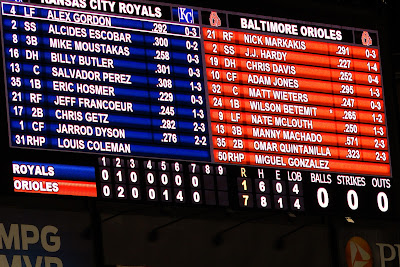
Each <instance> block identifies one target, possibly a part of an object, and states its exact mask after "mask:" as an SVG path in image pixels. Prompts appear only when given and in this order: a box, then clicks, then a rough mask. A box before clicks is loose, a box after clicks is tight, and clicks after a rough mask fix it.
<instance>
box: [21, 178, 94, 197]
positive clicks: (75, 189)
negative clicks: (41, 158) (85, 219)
mask: <svg viewBox="0 0 400 267" xmlns="http://www.w3.org/2000/svg"><path fill="white" fill-rule="evenodd" d="M16 180H21V181H28V182H38V183H39V184H42V186H44V185H45V184H46V183H49V182H50V183H57V184H58V189H59V190H58V191H57V192H48V191H40V190H39V191H35V190H33V189H32V190H22V189H20V190H17V189H14V191H15V192H25V193H40V194H52V195H69V196H85V197H96V196H97V190H96V183H95V182H83V181H68V180H53V179H41V178H26V177H14V181H16Z"/></svg>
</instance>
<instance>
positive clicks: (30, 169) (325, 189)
mask: <svg viewBox="0 0 400 267" xmlns="http://www.w3.org/2000/svg"><path fill="white" fill-rule="evenodd" d="M25 2H26V3H20V2H13V1H1V14H2V41H3V42H2V44H3V62H4V81H5V92H4V94H5V97H6V98H5V99H6V100H5V101H4V103H5V104H6V106H7V120H8V132H9V150H10V151H11V152H10V157H11V158H10V159H8V160H9V166H8V167H9V168H11V170H12V171H11V172H12V180H13V188H14V191H15V192H25V193H42V194H59V195H76V196H89V197H97V198H98V199H99V200H114V201H127V202H132V203H134V202H138V203H156V202H157V203H164V204H168V203H170V204H173V205H190V206H220V207H225V208H226V207H229V208H234V209H244V210H246V209H249V210H257V209H258V210H263V209H274V210H287V211H292V212H297V211H298V212H309V213H312V214H323V213H325V212H328V213H329V212H335V213H344V214H358V213H359V214H372V215H374V216H378V215H379V216H380V215H383V214H390V212H391V199H390V198H391V186H392V174H391V166H390V156H389V143H388V128H387V120H386V114H385V102H384V91H383V83H382V76H381V73H382V69H381V61H380V52H379V44H378V42H379V38H378V33H377V31H374V30H367V29H356V28H349V27H340V26H333V25H322V24H315V23H314V24H313V23H309V22H301V21H294V20H281V19H277V18H270V17H260V16H255V15H249V14H239V13H232V12H227V11H217V10H209V9H203V8H194V7H183V6H178V5H176V6H174V5H166V4H161V3H154V2H141V3H135V2H129V1H85V0H80V1H56V0H35V1H25ZM5 125H6V123H5V122H4V126H5ZM71 152H73V153H71ZM77 152H80V153H77Z"/></svg>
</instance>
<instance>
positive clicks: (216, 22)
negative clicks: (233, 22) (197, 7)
mask: <svg viewBox="0 0 400 267" xmlns="http://www.w3.org/2000/svg"><path fill="white" fill-rule="evenodd" d="M210 25H211V26H213V27H219V26H221V19H220V18H219V17H218V15H217V12H215V11H211V14H210Z"/></svg>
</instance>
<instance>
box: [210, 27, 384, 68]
mask: <svg viewBox="0 0 400 267" xmlns="http://www.w3.org/2000/svg"><path fill="white" fill-rule="evenodd" d="M229 32H230V33H231V35H232V38H229V37H227V33H229ZM224 34H225V38H224ZM203 36H204V40H209V41H217V42H227V43H228V44H242V45H252V46H262V47H272V48H279V49H284V50H292V51H303V52H308V53H317V54H325V55H335V56H340V57H353V58H359V59H367V60H376V61H378V60H379V53H378V49H375V48H370V47H361V46H353V45H346V44H333V43H327V42H320V41H311V40H303V39H295V38H286V37H278V36H272V35H265V34H255V33H244V32H239V31H229V30H222V29H214V28H203Z"/></svg>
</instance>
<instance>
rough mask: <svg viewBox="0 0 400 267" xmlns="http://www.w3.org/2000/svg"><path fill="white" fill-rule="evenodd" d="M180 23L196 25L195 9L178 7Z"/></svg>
mask: <svg viewBox="0 0 400 267" xmlns="http://www.w3.org/2000/svg"><path fill="white" fill-rule="evenodd" d="M178 18H179V22H185V23H194V16H193V9H191V8H186V7H178Z"/></svg>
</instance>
